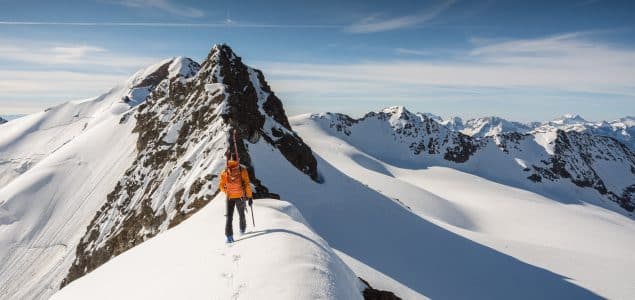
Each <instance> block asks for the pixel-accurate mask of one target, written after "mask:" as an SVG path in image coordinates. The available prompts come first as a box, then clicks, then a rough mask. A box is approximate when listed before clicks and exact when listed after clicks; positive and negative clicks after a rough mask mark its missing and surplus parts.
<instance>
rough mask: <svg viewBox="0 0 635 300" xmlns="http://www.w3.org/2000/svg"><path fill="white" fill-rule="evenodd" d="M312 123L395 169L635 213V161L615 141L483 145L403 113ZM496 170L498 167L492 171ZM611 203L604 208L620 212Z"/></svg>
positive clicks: (550, 134) (582, 137) (515, 136)
mask: <svg viewBox="0 0 635 300" xmlns="http://www.w3.org/2000/svg"><path fill="white" fill-rule="evenodd" d="M308 118H310V119H311V121H314V122H316V123H317V124H318V125H319V126H321V127H322V128H324V129H326V130H328V131H329V132H331V133H332V134H336V135H339V136H341V137H342V138H344V140H346V141H347V142H348V143H350V144H351V145H354V146H355V147H357V148H359V149H362V150H363V151H364V152H366V153H368V154H371V155H373V156H374V157H376V158H379V159H381V160H382V161H384V162H387V163H390V164H392V165H394V166H402V167H405V166H408V167H426V166H448V167H452V168H456V169H458V170H462V171H465V172H469V173H472V174H477V175H479V176H483V177H485V178H489V179H492V180H495V181H498V182H501V183H504V184H508V185H512V186H516V187H521V188H523V189H528V190H532V191H540V192H542V193H545V194H553V193H555V194H563V193H565V194H566V193H570V192H571V191H572V190H576V189H577V188H591V189H594V190H595V192H596V193H593V192H591V193H590V194H589V196H586V197H584V199H586V200H588V201H591V202H593V203H602V202H603V201H605V200H609V202H614V203H617V204H618V205H619V206H621V207H622V209H624V210H626V211H628V212H632V211H633V210H634V209H635V196H634V195H633V190H635V154H633V152H632V151H631V150H629V149H628V148H627V147H625V146H624V145H622V144H621V143H620V142H618V141H616V140H614V139H612V138H608V137H604V136H596V135H591V134H587V133H579V132H576V131H570V132H565V131H563V130H558V129H555V130H546V131H539V130H536V131H532V132H531V133H518V132H515V131H512V132H509V133H497V134H495V135H492V136H486V137H482V138H479V139H476V138H472V137H471V136H468V135H464V134H462V133H460V132H456V131H454V130H452V129H450V128H447V127H445V126H443V125H441V124H440V123H438V122H437V121H436V120H434V119H430V118H428V117H427V116H425V115H422V114H413V113H410V112H409V111H408V110H406V109H405V108H403V107H391V108H388V109H384V110H381V111H379V112H370V113H368V114H366V115H365V116H364V117H362V118H361V119H358V120H355V119H352V118H350V117H348V116H345V115H339V114H330V113H327V114H312V115H309V116H308ZM490 120H493V119H490ZM500 128H501V127H499V129H500ZM501 132H502V131H501ZM487 163H491V164H492V165H488V164H487ZM494 165H497V166H498V167H496V168H492V167H490V166H494ZM485 166H487V167H485ZM503 166H505V167H503ZM561 180H564V182H562V181H561ZM566 182H569V183H571V184H569V185H567V183H566ZM545 186H546V187H547V190H548V191H545V190H544V188H545ZM609 202H607V203H602V205H604V206H607V207H612V206H613V205H612V204H611V203H609ZM613 209H617V208H615V207H614V208H613ZM622 209H617V210H618V211H621V210H622Z"/></svg>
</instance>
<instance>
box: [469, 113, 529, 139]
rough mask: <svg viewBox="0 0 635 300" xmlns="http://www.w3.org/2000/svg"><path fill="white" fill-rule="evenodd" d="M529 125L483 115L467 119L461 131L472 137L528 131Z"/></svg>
mask: <svg viewBox="0 0 635 300" xmlns="http://www.w3.org/2000/svg"><path fill="white" fill-rule="evenodd" d="M531 129H532V128H531V127H530V126H528V125H525V124H522V123H519V122H511V121H507V120H505V119H503V118H499V117H485V118H477V119H470V120H467V121H466V122H465V124H464V126H463V129H461V130H459V131H460V132H461V133H463V134H466V135H469V136H473V137H486V136H494V135H498V134H502V133H509V132H521V133H525V132H529V131H531Z"/></svg>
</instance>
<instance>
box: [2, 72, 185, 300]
mask: <svg viewBox="0 0 635 300" xmlns="http://www.w3.org/2000/svg"><path fill="white" fill-rule="evenodd" d="M174 63H175V62H173V60H166V61H164V62H162V64H161V65H160V66H159V65H155V66H151V67H148V68H146V69H144V70H142V71H140V72H139V73H137V75H135V76H133V77H132V79H131V80H129V81H128V82H126V83H123V84H122V85H120V86H118V87H115V88H113V89H112V90H110V91H109V92H107V93H106V94H104V95H102V96H99V97H96V98H93V99H88V100H83V101H71V102H67V103H64V104H61V105H58V106H55V107H52V108H49V109H47V110H45V111H43V112H40V113H36V114H32V115H29V116H25V117H22V118H19V119H16V120H14V121H11V122H9V123H7V124H3V125H2V126H3V134H2V136H0V153H1V154H0V155H1V156H2V157H0V160H1V161H2V163H0V180H1V182H0V226H1V227H0V228H1V229H0V298H12V299H25V298H26V299H37V298H46V297H48V296H49V295H51V294H52V293H53V292H54V291H56V290H57V289H58V288H59V283H60V282H61V280H62V279H63V278H64V277H65V275H66V272H67V271H68V268H69V267H70V265H71V264H72V262H73V260H74V254H75V248H76V246H77V243H78V242H79V238H80V237H81V236H82V234H83V233H84V231H85V228H86V225H88V223H89V222H90V220H91V218H92V217H93V216H94V214H95V212H96V211H97V210H98V208H99V207H100V206H101V205H102V204H103V202H104V199H105V195H106V194H107V193H108V192H109V190H111V189H112V188H113V187H114V186H115V184H116V182H117V181H118V179H119V177H120V176H121V175H122V174H123V170H125V168H126V167H127V166H128V165H130V164H131V162H132V159H133V158H134V149H135V147H134V145H135V142H136V141H135V135H134V134H132V131H133V129H134V124H133V122H127V120H128V119H127V117H126V114H128V112H129V111H130V110H131V109H134V108H131V104H132V103H133V102H136V103H140V102H142V101H143V100H145V99H140V98H134V99H133V100H134V101H126V95H130V93H131V91H132V90H134V89H135V86H136V85H138V84H139V83H141V82H144V81H145V82H146V85H144V86H145V88H147V89H153V88H154V87H155V86H156V84H155V83H156V81H157V80H163V79H162V78H161V77H160V76H158V75H161V73H160V72H158V70H159V69H160V68H162V67H163V66H166V65H167V66H170V64H174ZM145 74H150V75H152V74H154V75H155V76H154V78H150V77H151V76H150V75H148V77H146V78H144V77H143V76H144V75H145ZM157 76H158V77H157ZM127 102H128V103H127Z"/></svg>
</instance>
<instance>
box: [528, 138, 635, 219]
mask: <svg viewBox="0 0 635 300" xmlns="http://www.w3.org/2000/svg"><path fill="white" fill-rule="evenodd" d="M554 144H555V145H554V154H553V155H552V156H551V157H550V159H549V160H546V161H541V162H540V164H535V165H533V169H534V171H535V172H534V174H532V175H531V176H530V177H532V178H530V179H531V180H534V181H541V180H542V178H545V179H547V180H551V181H554V180H557V179H569V180H570V181H571V182H572V183H574V184H575V185H577V186H579V187H589V188H593V189H595V190H597V191H598V192H599V193H600V194H601V195H604V196H605V197H607V198H608V199H610V200H612V201H614V202H617V203H618V204H619V205H620V206H621V207H622V208H624V209H626V210H627V211H633V210H634V209H635V197H634V195H633V194H632V188H633V187H634V186H635V182H633V183H632V185H630V186H626V187H622V189H621V190H620V189H619V188H618V189H616V188H613V189H609V188H608V187H607V184H606V183H605V181H613V180H615V178H611V177H608V176H606V175H605V176H604V178H602V176H601V175H600V174H599V172H600V170H599V169H598V168H599V166H600V165H601V164H602V163H605V162H614V163H617V164H621V165H624V166H626V167H627V168H629V169H630V174H627V176H628V175H630V177H631V178H635V155H634V154H633V152H631V151H630V149H629V148H628V147H626V146H625V145H624V144H622V143H620V142H619V141H617V140H615V139H613V138H609V137H604V136H593V135H589V134H586V133H578V132H575V131H571V132H565V131H562V130H557V138H556V139H555V141H554Z"/></svg>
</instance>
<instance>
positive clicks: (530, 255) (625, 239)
mask: <svg viewBox="0 0 635 300" xmlns="http://www.w3.org/2000/svg"><path fill="white" fill-rule="evenodd" d="M374 114H377V113H374ZM322 117H323V118H322ZM337 119H339V120H346V122H347V123H349V124H352V125H350V126H348V125H346V124H344V123H341V122H339V123H333V122H332V120H337ZM376 121H377V120H376V119H371V122H372V123H370V124H367V123H366V122H367V121H366V120H365V119H363V118H362V119H359V120H353V119H350V118H348V117H346V116H345V115H341V114H310V115H300V116H296V117H293V118H291V124H292V125H293V127H294V128H295V129H296V131H298V132H299V133H300V134H301V135H302V136H303V137H304V138H305V139H306V140H307V141H308V143H309V144H310V145H311V147H312V149H314V151H315V152H316V155H317V157H318V161H319V166H320V170H321V172H322V173H323V174H324V178H325V182H324V184H322V185H319V186H313V185H310V184H309V183H303V182H300V180H297V181H294V183H293V184H292V185H291V186H293V188H291V187H288V186H289V184H288V182H285V180H284V179H278V178H293V177H292V176H289V175H286V174H285V173H283V170H280V169H278V170H275V175H276V176H273V175H274V173H273V171H272V172H271V174H270V175H271V177H268V176H265V178H267V181H266V184H267V185H268V186H269V187H270V188H272V189H274V190H276V191H280V194H281V196H283V197H285V198H292V199H296V201H294V204H295V205H296V206H297V207H298V208H299V209H300V210H301V211H302V212H303V213H305V216H307V219H308V221H309V222H310V224H311V225H312V226H313V227H314V228H315V229H316V231H317V232H318V233H320V234H321V235H322V236H324V237H326V238H327V239H328V241H329V244H331V246H333V247H334V248H335V249H338V250H340V251H341V252H343V253H344V254H345V255H343V258H344V260H345V261H346V262H347V263H348V264H349V266H351V268H353V270H354V271H355V272H356V273H357V274H358V276H360V277H362V278H365V279H367V280H369V282H371V284H372V285H373V286H376V287H378V288H382V289H387V290H391V291H394V292H395V294H397V295H398V296H401V295H403V298H404V299H416V298H417V297H421V296H416V295H413V294H412V290H414V291H415V292H418V293H420V295H423V296H426V297H430V298H433V299H434V298H443V299H511V298H513V299H539V298H540V299H564V298H567V299H596V298H600V297H601V298H609V299H628V298H630V295H632V294H633V292H635V290H633V288H632V285H631V284H630V281H631V280H630V276H629V275H628V274H629V272H630V270H631V269H632V268H633V267H635V260H633V258H632V256H631V255H630V254H629V253H630V252H631V249H632V248H633V247H635V236H634V235H633V232H635V222H634V221H633V218H632V216H631V217H629V216H627V215H628V213H625V212H624V210H623V209H622V208H619V207H617V205H616V204H614V203H613V202H611V201H604V200H600V201H598V198H600V197H601V195H600V194H599V193H598V192H597V191H596V190H594V189H590V188H579V187H575V185H574V184H572V183H571V182H567V181H568V180H562V179H560V180H558V181H557V182H551V181H547V180H545V181H544V182H542V183H534V182H532V181H531V180H528V179H527V178H526V173H525V171H522V169H523V167H522V165H528V166H529V167H531V164H530V162H532V161H536V160H541V159H547V158H548V157H549V155H548V154H546V153H544V148H543V147H542V146H541V145H539V144H537V143H535V142H534V141H533V137H532V136H523V135H517V137H518V138H519V139H518V141H517V143H516V142H514V143H508V142H509V140H510V139H511V138H504V141H505V142H506V143H507V146H506V149H508V150H507V151H509V152H508V153H506V152H505V151H503V150H502V149H500V148H498V145H497V144H496V143H495V142H494V141H492V140H490V141H488V142H487V143H486V144H485V145H484V146H482V147H481V148H479V149H478V150H477V152H475V153H474V154H473V155H472V156H470V158H469V160H467V161H466V162H464V163H456V162H451V161H445V160H442V159H440V156H441V154H434V155H431V154H429V153H427V151H424V152H421V154H420V155H418V156H413V159H412V161H411V162H410V163H409V164H399V163H401V161H396V160H395V159H394V157H398V156H399V155H397V154H391V155H384V156H378V154H380V153H379V152H378V151H377V150H376V148H371V147H367V146H368V144H364V143H361V142H360V141H363V140H364V138H363V137H360V136H357V137H355V135H361V134H362V133H371V134H372V135H369V136H366V140H373V141H370V142H368V143H375V145H380V143H381V142H380V141H377V140H383V147H382V149H387V150H384V152H383V153H384V154H385V153H386V152H389V151H394V152H411V151H412V150H411V149H408V148H407V147H405V146H406V145H407V143H404V144H401V143H400V140H401V137H399V138H397V137H395V136H393V134H395V133H394V132H391V131H388V129H389V128H390V127H389V126H388V125H385V127H384V128H386V129H387V131H379V130H376V128H377V127H376V126H377V124H375V123H374V122H376ZM385 123H388V122H387V121H385ZM331 125H333V126H332V127H331ZM365 127H366V128H365ZM338 128H340V129H339V130H338ZM373 129H375V130H373ZM346 132H347V133H348V134H346ZM419 132H422V130H419ZM423 132H425V131H423ZM431 132H432V131H431ZM563 134H564V133H563ZM565 136H567V137H568V135H565ZM562 137H563V136H561V138H562ZM426 139H428V138H427V137H426ZM556 139H558V137H557V136H556ZM574 139H575V141H574ZM578 139H579V140H578ZM606 140H607V141H606V142H609V141H613V140H610V139H606ZM582 141H587V142H589V143H595V142H597V141H595V139H594V138H591V139H589V136H587V135H585V134H580V135H579V136H576V137H572V138H570V139H569V144H570V145H571V147H570V148H567V151H562V152H561V153H569V152H568V151H574V152H575V150H574V149H577V150H579V149H583V148H584V147H586V146H582V145H579V146H580V148H577V147H578V146H574V145H577V143H578V142H582ZM613 142H614V141H613ZM560 145H561V144H560V141H558V142H557V146H556V147H554V149H555V150H556V151H557V152H560V151H561V150H560ZM602 147H607V148H598V150H601V151H602V152H603V153H605V155H606V156H612V155H616V154H617V153H619V151H620V150H619V149H613V147H612V146H611V144H610V143H607V144H606V145H602ZM590 149H594V148H590ZM426 150H427V149H426ZM616 150H617V153H615V152H613V151H616ZM256 152H257V153H259V154H258V157H259V159H256V160H255V161H257V162H260V164H262V165H265V166H266V167H268V168H272V166H274V165H275V164H276V162H275V161H273V160H274V159H273V158H271V157H270V156H268V155H266V154H267V153H268V151H266V150H259V151H256ZM411 153H412V152H411ZM598 154H599V152H598ZM534 155H535V156H536V157H533V156H534ZM580 155H581V156H585V157H587V156H589V155H588V154H585V153H583V152H581V153H580ZM401 156H402V157H406V155H405V154H403V153H402V154H401ZM562 156H563V157H564V156H566V155H562ZM541 157H542V158H541ZM567 159H568V158H567ZM572 161H574V160H572ZM598 161H601V159H598ZM266 167H265V169H268V168H266ZM258 168H261V167H260V166H258ZM613 168H615V172H621V171H618V170H624V171H626V172H630V171H629V170H628V169H624V166H623V165H619V163H618V162H615V164H614V165H613V166H611V167H608V168H607V170H608V169H613ZM623 176H625V177H626V178H630V179H632V176H633V175H628V174H624V175H623ZM613 182H616V183H617V181H613ZM501 183H503V184H501ZM325 196H326V198H331V197H332V198H340V199H342V200H341V201H340V202H338V201H324V198H325ZM607 208H608V209H607ZM307 212H310V213H307ZM625 215H626V216H625ZM353 216H354V217H353ZM413 216H416V217H414V218H413ZM350 218H354V219H355V221H354V222H350V221H349V219H350ZM386 245H387V246H386ZM393 245H400V247H398V253H399V254H398V255H391V253H393V254H394V251H395V247H394V246H393ZM481 246H486V247H487V249H490V250H491V249H494V251H495V253H496V254H493V253H488V252H487V251H485V252H482V250H483V249H482V248H481ZM488 251H489V250H488ZM509 257H513V258H514V262H511V261H508V260H507V258H509ZM516 259H517V260H516ZM526 264H527V265H526ZM534 267H539V268H540V269H539V270H540V271H538V270H537V269H534ZM369 273H370V274H369ZM554 274H557V275H556V276H555V277H554ZM560 276H562V277H560ZM386 277H389V278H392V279H396V280H398V282H399V283H401V284H404V285H405V286H407V288H405V289H404V287H403V286H399V285H394V284H393V283H394V282H392V281H391V280H390V279H386ZM564 278H566V279H564ZM564 282H567V283H566V284H563V283H564ZM571 282H572V283H574V284H575V285H569V283H571ZM457 286H460V288H458V289H457V288H456V287H457ZM408 288H409V289H408ZM410 289H412V290H410ZM406 295H407V296H406Z"/></svg>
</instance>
